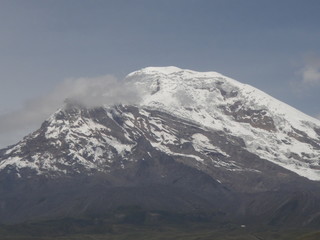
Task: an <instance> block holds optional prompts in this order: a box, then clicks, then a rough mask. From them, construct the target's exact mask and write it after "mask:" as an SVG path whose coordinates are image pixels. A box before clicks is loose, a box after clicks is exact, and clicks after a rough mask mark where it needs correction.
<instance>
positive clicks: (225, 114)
mask: <svg viewBox="0 0 320 240" xmlns="http://www.w3.org/2000/svg"><path fill="white" fill-rule="evenodd" d="M127 80H128V81H129V82H131V83H132V81H134V83H135V85H136V86H138V88H139V90H140V92H141V96H142V102H141V103H140V104H139V105H134V106H133V105H116V106H113V107H97V108H91V109H89V108H86V107H84V106H81V105H79V104H75V103H72V102H68V103H66V105H65V106H64V107H63V108H62V109H60V110H58V111H57V112H56V113H54V114H53V115H52V116H51V117H50V118H49V119H48V120H47V121H45V122H44V123H43V124H42V126H41V128H40V129H39V130H37V131H35V132H34V133H32V134H30V135H28V136H27V137H25V138H24V139H23V140H22V141H20V142H19V143H17V144H16V145H13V146H10V147H8V148H6V149H3V150H0V181H1V185H0V222H21V221H25V220H30V219H41V218H56V217H66V216H81V215H86V214H87V215H96V214H106V213H108V212H109V211H110V210H111V209H115V208H117V207H119V206H126V205H128V206H130V205H138V206H141V207H143V208H145V209H148V210H165V211H176V212H188V213H196V212H210V213H212V214H213V215H214V216H217V218H218V219H219V221H226V220H228V221H238V220H239V221H240V220H241V221H248V222H250V221H252V222H254V221H261V222H263V223H267V224H274V225H278V224H297V223H299V222H301V221H303V223H304V224H306V225H310V224H311V225H312V224H314V223H316V222H317V221H318V220H319V219H318V218H319V216H320V207H319V206H318V204H315V203H316V202H317V201H318V200H319V198H320V197H319V196H320V195H319V183H318V182H314V181H310V180H308V179H307V178H309V179H312V180H319V179H320V175H319V172H320V169H319V162H320V159H319V156H320V145H319V143H320V136H319V129H320V124H319V122H318V121H317V120H315V119H312V118H310V117H308V116H305V115H304V114H302V113H300V112H298V111H297V110H294V109H292V108H290V107H289V106H287V105H285V104H283V103H280V102H278V101H277V100H275V99H273V98H271V97H270V96H267V95H266V94H264V93H262V92H260V91H259V90H257V89H254V88H252V87H250V86H247V85H243V84H240V83H238V82H236V81H234V80H232V79H229V78H226V77H224V76H222V75H220V74H217V73H197V72H193V71H189V70H181V69H178V68H147V69H143V70H141V71H138V72H134V73H132V74H129V75H128V77H127ZM275 106H276V107H275ZM291 116H295V119H290V117H291ZM299 175H300V176H299ZM265 201H267V202H265ZM293 213H294V214H293Z"/></svg>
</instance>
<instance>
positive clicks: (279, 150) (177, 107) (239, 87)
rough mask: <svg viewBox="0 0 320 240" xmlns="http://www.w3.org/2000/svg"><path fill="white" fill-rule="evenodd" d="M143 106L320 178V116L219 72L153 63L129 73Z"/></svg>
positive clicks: (300, 171) (273, 160)
mask: <svg viewBox="0 0 320 240" xmlns="http://www.w3.org/2000/svg"><path fill="white" fill-rule="evenodd" d="M127 79H128V81H133V82H135V84H136V86H137V87H138V88H139V89H140V90H141V92H142V93H141V94H142V96H143V97H142V102H141V105H142V106H143V107H147V108H151V109H158V110H159V111H164V112H168V113H170V114H173V115H175V116H178V117H181V118H183V119H188V120H191V121H193V122H195V123H197V124H200V125H202V126H205V127H208V128H210V129H212V130H216V131H225V132H229V133H231V134H232V135H234V136H237V137H240V138H242V139H243V140H244V141H245V144H246V147H247V149H248V150H249V151H251V152H252V153H255V154H257V155H259V156H261V157H262V158H265V159H267V160H269V161H272V162H274V163H276V164H279V165H280V166H282V167H285V168H287V169H289V170H291V171H294V172H296V173H298V174H299V175H302V176H305V177H307V178H310V179H313V180H320V159H319V156H320V134H319V132H320V121H319V120H317V119H314V118H312V117H310V116H308V115H306V114H304V113H302V112H300V111H298V110H297V109H295V108H293V107H291V106H289V105H287V104H285V103H283V102H281V101H279V100H277V99H275V98H273V97H271V96H269V95H268V94H266V93H264V92H262V91H260V90H258V89H256V88H254V87H252V86H250V85H247V84H242V83H240V82H238V81H236V80H234V79H231V78H228V77H226V76H224V75H222V74H219V73H216V72H196V71H191V70H185V69H180V68H176V67H148V68H144V69H142V70H139V71H136V72H133V73H131V74H129V75H128V76H127Z"/></svg>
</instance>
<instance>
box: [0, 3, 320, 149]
mask: <svg viewBox="0 0 320 240" xmlns="http://www.w3.org/2000/svg"><path fill="white" fill-rule="evenodd" d="M319 24H320V1H319V0H299V1H297V0H276V1H274V0H263V1H262V0H126V1H125V0H123V1H121V0H114V1H112V0H104V1H102V0H20V1H18V0H0V34H1V35H0V82H1V85H0V147H3V146H5V145H7V144H11V143H14V142H15V141H16V140H17V139H19V138H21V136H23V135H25V134H26V133H27V132H28V131H30V129H32V130H33V129H35V128H37V127H38V126H39V125H40V123H41V122H42V120H43V119H44V118H46V116H47V115H49V113H50V112H52V111H54V108H56V107H57V106H56V105H57V99H58V98H63V97H64V96H65V95H64V94H59V93H60V90H61V89H62V88H64V86H66V85H67V86H68V87H70V81H71V83H72V81H74V83H75V84H76V83H79V81H78V80H79V79H82V80H83V79H86V81H90V79H91V78H93V79H97V77H99V78H98V79H99V81H100V80H101V78H106V79H110V78H112V77H110V76H105V75H113V76H114V77H116V78H118V79H121V78H123V77H124V76H125V75H126V74H128V73H130V72H132V71H134V70H138V69H140V68H143V67H146V66H167V65H174V66H177V67H181V68H188V69H192V70H198V71H209V70H212V71H217V72H220V73H222V74H225V75H227V76H229V77H233V78H235V79H237V80H238V81H241V82H243V83H248V84H251V85H253V86H255V87H257V88H259V89H261V90H263V91H265V92H267V93H269V94H270V95H272V96H274V97H276V98H278V99H280V100H282V101H284V102H286V103H288V104H290V105H292V106H294V107H296V108H298V109H299V110H301V111H303V112H305V113H307V114H309V115H313V116H314V117H318V116H319V114H320V104H319V103H320V25H319ZM101 76H104V77H101ZM66 79H69V80H66ZM70 79H73V80H70ZM88 79H89V80H88ZM82 80H81V81H82ZM66 81H67V82H68V81H69V82H68V83H66ZM81 81H80V82H81ZM92 81H94V80H92ZM68 84H69V85H68ZM59 89H60V90H59ZM64 90H68V88H64Z"/></svg>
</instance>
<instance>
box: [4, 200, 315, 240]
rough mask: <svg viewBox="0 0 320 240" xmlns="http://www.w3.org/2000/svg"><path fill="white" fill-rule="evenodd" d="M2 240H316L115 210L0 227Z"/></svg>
mask: <svg viewBox="0 0 320 240" xmlns="http://www.w3.org/2000/svg"><path fill="white" fill-rule="evenodd" d="M0 239H1V240H40V239H41V240H42V239H43V240H53V239H57V240H82V239H83V240H87V239H89V240H90V239H91V240H105V239H108V240H109V239H110V240H127V239H130V240H135V239H142V240H143V239H146V240H147V239H148V240H153V239H154V240H160V239H166V240H167V239H168V240H170V239H172V240H180V239H181V240H196V239H197V240H212V239H215V240H242V239H243V240H319V239H320V231H317V230H316V229H314V228H313V229H312V228H302V229H299V228H280V229H279V228H278V227H272V226H258V225H257V226H254V225H251V226H244V225H241V224H238V223H231V222H224V223H221V222H220V223H218V222H214V221H212V218H211V216H206V215H186V214H172V213H168V212H163V211H158V212H157V211H153V212H147V211H144V210H142V209H141V208H139V207H134V206H133V207H122V208H118V209H117V210H115V211H114V212H112V213H110V215H108V216H104V217H99V218H97V217H83V218H77V219H75V218H65V219H59V220H48V221H39V222H28V223H21V224H15V225H2V226H0Z"/></svg>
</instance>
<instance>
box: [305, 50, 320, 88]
mask: <svg viewBox="0 0 320 240" xmlns="http://www.w3.org/2000/svg"><path fill="white" fill-rule="evenodd" d="M301 75H302V83H303V84H306V85H309V86H314V85H320V59H319V58H317V57H314V56H312V57H308V58H307V59H306V60H305V66H304V67H303V69H302V71H301Z"/></svg>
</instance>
